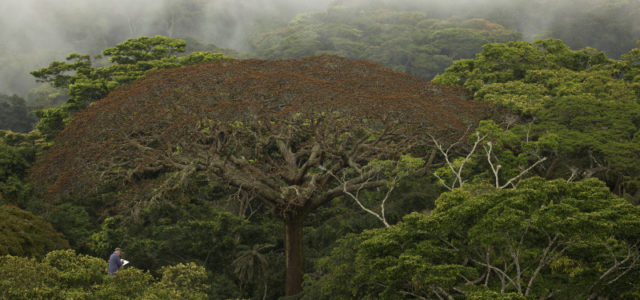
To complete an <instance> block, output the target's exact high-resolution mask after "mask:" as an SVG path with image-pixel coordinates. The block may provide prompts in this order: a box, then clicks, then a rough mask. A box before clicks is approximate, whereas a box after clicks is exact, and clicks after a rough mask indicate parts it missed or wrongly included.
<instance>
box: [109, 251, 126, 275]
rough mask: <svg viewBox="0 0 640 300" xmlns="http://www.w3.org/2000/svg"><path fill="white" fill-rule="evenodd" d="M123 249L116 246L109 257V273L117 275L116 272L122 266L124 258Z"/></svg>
mask: <svg viewBox="0 0 640 300" xmlns="http://www.w3.org/2000/svg"><path fill="white" fill-rule="evenodd" d="M120 254H122V251H121V250H120V248H116V249H115V250H114V251H113V253H111V256H110V257H109V275H111V276H116V272H117V271H119V270H120V268H121V267H122V263H123V261H122V259H121V258H120Z"/></svg>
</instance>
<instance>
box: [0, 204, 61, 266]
mask: <svg viewBox="0 0 640 300" xmlns="http://www.w3.org/2000/svg"><path fill="white" fill-rule="evenodd" d="M0 224H1V225H2V226H0V230H1V231H2V232H1V233H2V235H0V255H7V254H9V255H15V256H31V257H42V256H44V255H45V254H46V253H47V252H49V251H51V250H55V249H64V248H68V247H69V244H68V243H67V241H66V240H64V239H63V238H62V235H61V234H60V233H58V232H56V230H55V229H54V228H53V226H51V224H50V223H49V222H47V221H46V220H45V219H43V218H42V217H40V216H36V215H34V214H32V213H30V212H28V211H25V210H22V209H20V208H18V207H16V206H13V205H2V206H0Z"/></svg>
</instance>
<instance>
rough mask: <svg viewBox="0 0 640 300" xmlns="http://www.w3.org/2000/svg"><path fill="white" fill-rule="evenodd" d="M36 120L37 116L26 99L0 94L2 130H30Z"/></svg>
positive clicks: (0, 123) (0, 127)
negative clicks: (30, 109)
mask: <svg viewBox="0 0 640 300" xmlns="http://www.w3.org/2000/svg"><path fill="white" fill-rule="evenodd" d="M35 122H36V120H35V116H34V115H33V114H31V112H30V111H29V108H28V107H27V105H26V103H25V101H24V99H22V98H20V97H18V96H16V95H13V96H8V95H4V94H0V130H1V129H4V130H12V131H16V132H29V131H31V129H32V128H33V123H35Z"/></svg>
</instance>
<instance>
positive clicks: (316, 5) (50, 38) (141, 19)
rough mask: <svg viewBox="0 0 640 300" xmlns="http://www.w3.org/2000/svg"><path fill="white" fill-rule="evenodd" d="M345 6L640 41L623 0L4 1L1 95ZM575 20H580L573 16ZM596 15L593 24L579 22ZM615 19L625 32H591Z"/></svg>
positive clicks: (572, 41)
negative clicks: (150, 47) (159, 40)
mask: <svg viewBox="0 0 640 300" xmlns="http://www.w3.org/2000/svg"><path fill="white" fill-rule="evenodd" d="M614 2H615V3H628V4H626V6H621V7H622V9H620V8H618V10H614V9H611V11H610V12H608V11H607V15H606V16H608V17H606V18H602V17H600V18H598V17H597V16H594V14H597V13H598V12H599V11H606V10H607V9H610V8H609V6H610V3H614ZM337 7H343V8H349V9H356V10H357V9H368V8H371V7H376V8H380V7H382V8H388V9H397V10H415V11H419V12H421V13H423V14H424V15H426V16H427V17H433V18H485V19H489V20H491V21H492V22H495V23H498V24H501V25H503V26H505V27H507V28H509V29H512V30H516V31H518V32H520V33H521V34H522V36H523V37H524V39H525V40H529V41H533V40H535V39H538V38H545V37H559V38H561V39H563V41H565V42H566V43H567V44H569V45H570V46H572V47H574V48H582V47H585V46H592V47H594V48H597V49H600V50H605V51H607V54H608V55H610V56H613V57H617V56H619V55H620V54H621V53H620V51H617V52H616V51H612V50H610V49H608V48H607V47H609V46H610V45H612V44H616V43H619V41H620V40H626V41H628V44H629V45H630V46H629V45H626V44H625V46H624V47H618V48H623V49H627V48H632V47H633V45H634V43H635V41H636V40H638V39H640V11H638V10H637V9H636V10H633V9H625V8H627V7H631V8H634V9H635V8H636V7H638V5H637V4H633V1H625V0H613V1H609V0H560V1H552V0H480V1H478V0H311V1H309V0H109V1H104V0H1V1H0V40H1V41H2V43H0V66H1V67H0V93H5V94H17V95H19V96H23V97H24V96H25V95H26V93H27V92H28V91H29V90H30V89H31V88H33V87H35V86H36V82H35V80H34V79H33V77H32V76H31V75H30V74H29V72H30V71H33V70H35V69H39V68H42V67H45V66H47V65H48V64H49V62H51V61H53V60H64V59H65V57H66V56H67V54H69V53H70V52H78V53H88V54H92V55H95V54H99V53H100V51H101V50H102V49H105V48H107V47H111V46H114V45H115V44H117V43H120V42H123V41H124V40H126V39H127V38H133V37H139V36H143V35H145V36H154V35H166V36H170V37H177V38H187V37H190V38H194V39H195V40H197V41H198V42H201V43H203V44H213V45H215V46H217V47H222V48H230V49H235V50H240V51H249V50H251V49H250V44H249V40H250V38H251V35H252V34H256V33H259V32H263V31H266V30H270V29H274V28H277V26H284V25H286V24H287V22H288V21H289V20H291V19H292V18H294V17H295V15H297V14H299V13H303V12H310V11H315V12H323V11H327V10H328V9H330V8H337ZM576 18H577V19H580V18H582V19H583V21H582V23H579V22H578V23H575V22H574V23H571V22H572V21H567V20H575V19H576ZM621 20H622V21H621ZM563 22H565V23H566V24H565V23H563ZM589 22H591V23H590V24H591V27H584V26H581V24H583V23H589ZM576 24H577V25H576ZM611 26H614V27H615V28H618V29H617V30H618V31H616V30H609V31H602V32H600V33H596V32H593V31H594V30H593V28H604V29H607V28H609V27H611ZM619 28H625V31H624V32H620V30H619ZM627 29H628V30H627ZM621 35H625V36H623V37H621ZM612 37H617V40H616V39H613V38H612Z"/></svg>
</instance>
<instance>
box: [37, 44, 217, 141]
mask: <svg viewBox="0 0 640 300" xmlns="http://www.w3.org/2000/svg"><path fill="white" fill-rule="evenodd" d="M185 47H186V42H185V41H183V40H180V39H173V38H168V37H165V36H155V37H152V38H149V37H139V38H136V39H129V40H127V41H125V42H123V43H120V44H117V45H116V46H115V47H111V48H107V49H104V50H103V51H102V55H103V56H104V57H108V64H107V65H102V64H101V63H100V62H101V61H98V63H96V61H94V60H96V59H102V56H97V57H95V58H94V59H92V58H91V56H90V55H88V54H78V53H71V54H69V56H68V57H67V62H61V61H54V62H52V63H51V64H50V65H49V67H47V68H42V69H40V70H37V71H33V72H31V74H32V75H33V76H35V77H36V78H38V80H40V81H42V82H48V83H51V85H53V86H54V87H56V88H66V89H68V93H69V96H70V97H69V99H68V100H67V103H66V104H65V105H62V106H60V107H58V108H50V109H46V110H42V111H38V112H37V116H38V117H39V118H40V123H38V126H37V128H38V130H40V132H41V133H42V134H43V135H44V136H45V137H46V138H48V139H52V138H53V137H54V136H55V135H56V134H57V133H58V132H60V131H61V130H62V129H63V128H64V126H65V124H66V123H67V122H68V121H69V119H70V118H71V114H72V113H73V112H76V111H78V110H80V109H82V108H85V107H86V106H87V105H89V104H90V103H92V102H94V101H97V100H99V99H102V98H104V97H105V96H106V95H107V94H109V92H111V91H112V90H114V89H115V88H116V87H118V86H120V85H122V84H127V83H130V82H132V81H134V80H136V79H138V78H140V77H142V75H144V74H145V73H147V72H150V71H153V70H157V69H165V68H175V67H179V66H184V65H190V64H195V63H198V62H205V61H215V60H219V59H223V58H224V56H223V55H222V54H220V53H211V52H192V53H190V54H189V55H187V56H182V57H178V54H179V53H182V52H184V51H185Z"/></svg>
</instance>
